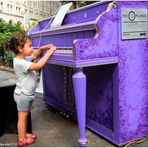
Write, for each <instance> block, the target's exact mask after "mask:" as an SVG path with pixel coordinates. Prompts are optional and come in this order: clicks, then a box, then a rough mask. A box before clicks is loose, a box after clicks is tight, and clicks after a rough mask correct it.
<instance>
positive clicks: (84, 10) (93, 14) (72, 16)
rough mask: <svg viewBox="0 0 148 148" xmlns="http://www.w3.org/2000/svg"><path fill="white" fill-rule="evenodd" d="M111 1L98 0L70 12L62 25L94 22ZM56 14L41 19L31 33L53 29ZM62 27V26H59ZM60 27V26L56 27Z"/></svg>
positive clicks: (68, 25)
mask: <svg viewBox="0 0 148 148" xmlns="http://www.w3.org/2000/svg"><path fill="white" fill-rule="evenodd" d="M108 3H109V1H107V2H96V3H94V4H90V5H88V6H84V7H81V8H78V9H75V10H72V11H70V12H68V13H67V14H66V16H65V18H64V20H63V23H62V25H61V27H66V28H68V27H70V26H74V25H79V24H81V23H88V22H92V23H93V22H94V21H95V20H96V19H97V17H98V16H99V15H100V14H101V13H102V12H103V11H105V10H106V8H107V6H108ZM53 18H54V16H51V17H49V18H46V19H43V20H40V21H39V22H38V25H37V26H36V28H35V29H33V30H31V31H30V32H29V34H34V33H37V32H40V31H46V30H53V29H50V23H51V22H52V20H53ZM59 28H60V27H59ZM55 29H58V28H55Z"/></svg>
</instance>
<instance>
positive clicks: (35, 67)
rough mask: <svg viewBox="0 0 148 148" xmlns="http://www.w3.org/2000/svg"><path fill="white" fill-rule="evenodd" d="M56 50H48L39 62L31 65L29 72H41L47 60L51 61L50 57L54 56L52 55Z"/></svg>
mask: <svg viewBox="0 0 148 148" xmlns="http://www.w3.org/2000/svg"><path fill="white" fill-rule="evenodd" d="M55 50H56V47H55V46H53V47H51V48H50V50H48V51H47V52H46V54H45V55H44V56H43V57H42V58H41V59H40V60H39V61H38V62H37V63H33V64H31V66H30V67H29V69H28V70H29V71H32V70H40V69H42V68H43V66H44V65H45V64H46V62H47V60H48V59H49V57H50V56H51V55H52V53H53V52H54V51H55Z"/></svg>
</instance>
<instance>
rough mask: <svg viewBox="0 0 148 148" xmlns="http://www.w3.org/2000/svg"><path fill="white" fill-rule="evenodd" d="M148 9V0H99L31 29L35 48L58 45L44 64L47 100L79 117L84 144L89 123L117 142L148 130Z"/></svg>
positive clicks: (81, 137)
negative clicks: (60, 20) (54, 23)
mask: <svg viewBox="0 0 148 148" xmlns="http://www.w3.org/2000/svg"><path fill="white" fill-rule="evenodd" d="M147 10H148V2H146V1H135V2H134V1H131V2H130V1H122V2H121V1H116V2H113V1H108V2H107V1H105V2H97V3H94V4H91V5H88V6H85V7H82V8H79V9H76V10H73V11H71V12H69V13H67V14H66V16H65V18H64V20H63V23H62V26H61V27H59V28H52V29H51V28H50V24H51V22H52V20H53V18H54V16H53V17H50V18H47V19H44V20H41V21H39V22H38V24H37V26H36V27H35V28H34V29H32V30H31V31H30V32H29V35H30V36H31V37H32V40H33V47H34V48H38V47H39V46H42V45H46V44H49V43H53V44H55V45H56V46H57V48H58V50H57V51H56V52H55V53H54V54H53V55H52V57H51V58H50V59H49V60H48V63H47V64H46V65H45V67H44V68H43V86H44V100H45V102H46V103H47V104H49V105H51V106H53V107H54V108H56V109H57V110H59V111H61V112H65V113H67V116H68V115H69V114H71V115H72V117H73V119H76V121H78V127H79V138H78V142H79V144H80V146H85V145H86V143H87V138H86V136H85V128H86V127H87V128H89V129H91V130H92V131H94V132H95V133H97V134H99V135H101V136H103V137H104V138H106V139H107V140H109V141H111V142H112V143H114V144H116V145H118V146H119V145H123V144H125V143H128V142H130V141H133V140H135V139H138V138H141V137H144V136H147V135H148V68H147V67H148V66H147V64H148V37H147V34H148V31H147V30H148V29H147V28H148V27H147V21H148V13H147ZM43 55H44V54H43ZM43 55H42V56H43Z"/></svg>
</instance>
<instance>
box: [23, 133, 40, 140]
mask: <svg viewBox="0 0 148 148" xmlns="http://www.w3.org/2000/svg"><path fill="white" fill-rule="evenodd" d="M26 137H27V138H30V137H31V138H34V139H36V138H37V136H36V135H34V134H30V133H26Z"/></svg>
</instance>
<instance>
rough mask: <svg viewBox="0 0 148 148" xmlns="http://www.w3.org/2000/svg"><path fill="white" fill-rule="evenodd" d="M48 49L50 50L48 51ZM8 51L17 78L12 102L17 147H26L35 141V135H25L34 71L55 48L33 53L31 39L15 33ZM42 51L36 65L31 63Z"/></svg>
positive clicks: (49, 46) (33, 84) (31, 98)
mask: <svg viewBox="0 0 148 148" xmlns="http://www.w3.org/2000/svg"><path fill="white" fill-rule="evenodd" d="M49 48H50V50H48V49H49ZM10 49H11V50H12V51H13V52H14V54H15V57H14V59H13V66H14V70H15V74H16V77H17V79H16V88H15V90H14V100H15V102H16V104H17V110H18V123H17V128H18V146H26V145H29V144H32V143H34V142H35V139H36V135H34V134H29V133H26V126H27V118H28V113H29V112H30V110H31V106H32V103H33V100H34V98H35V89H36V77H35V72H34V70H39V69H41V68H42V67H43V66H44V65H45V64H46V62H47V60H48V58H49V57H50V56H51V54H52V53H53V52H54V51H55V50H56V47H55V46H54V45H53V44H49V45H46V46H42V47H40V48H39V49H38V50H36V51H34V52H33V49H32V40H31V38H30V37H29V36H27V35H24V34H21V33H19V32H17V33H14V34H13V35H12V37H11V39H10ZM43 51H46V54H45V55H44V56H43V57H42V58H41V59H40V60H39V61H38V62H37V63H33V62H32V61H33V60H35V59H36V58H37V57H38V56H39V55H40V54H41V53H42V52H43Z"/></svg>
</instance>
